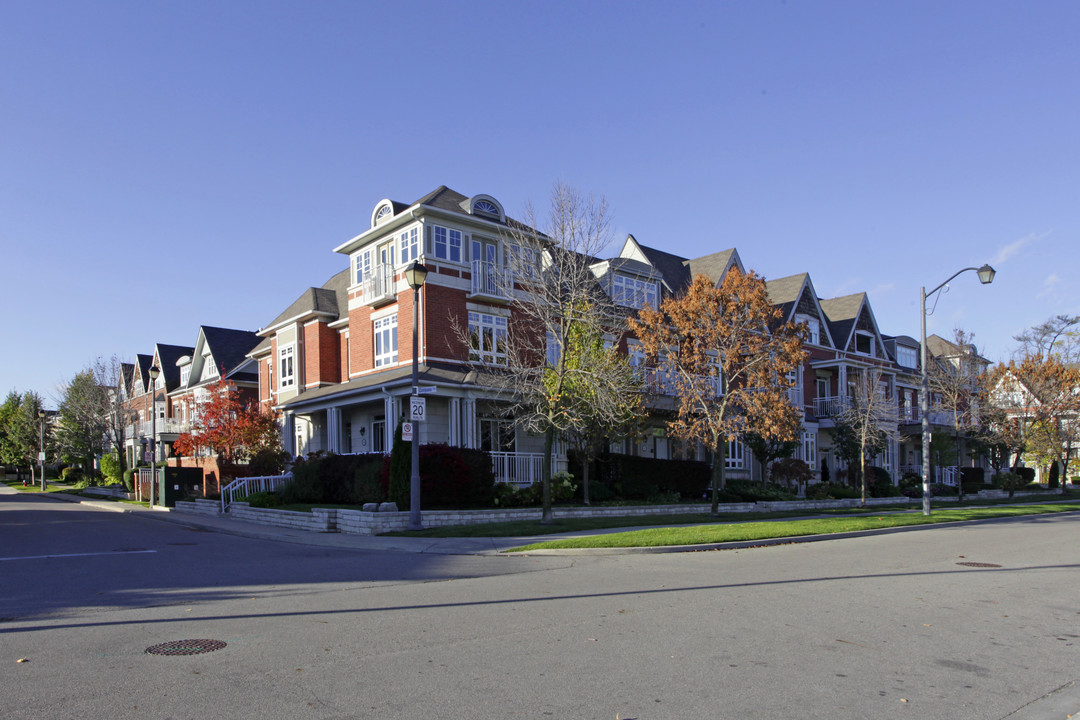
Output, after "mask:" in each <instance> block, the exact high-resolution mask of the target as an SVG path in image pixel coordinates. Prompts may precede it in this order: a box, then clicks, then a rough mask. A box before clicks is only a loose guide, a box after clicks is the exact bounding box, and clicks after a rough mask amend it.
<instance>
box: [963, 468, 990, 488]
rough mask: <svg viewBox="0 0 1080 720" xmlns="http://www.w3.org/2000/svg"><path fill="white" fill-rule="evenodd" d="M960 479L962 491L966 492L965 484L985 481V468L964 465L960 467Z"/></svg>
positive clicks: (977, 483) (980, 483)
mask: <svg viewBox="0 0 1080 720" xmlns="http://www.w3.org/2000/svg"><path fill="white" fill-rule="evenodd" d="M960 480H961V482H963V483H964V492H967V485H968V484H969V483H970V484H973V485H984V484H985V483H986V470H985V469H983V468H981V467H965V468H960Z"/></svg>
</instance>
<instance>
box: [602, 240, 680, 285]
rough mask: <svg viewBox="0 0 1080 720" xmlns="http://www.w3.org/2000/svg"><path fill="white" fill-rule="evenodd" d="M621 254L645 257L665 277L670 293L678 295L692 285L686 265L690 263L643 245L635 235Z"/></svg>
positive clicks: (624, 244) (624, 246)
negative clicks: (677, 293)
mask: <svg viewBox="0 0 1080 720" xmlns="http://www.w3.org/2000/svg"><path fill="white" fill-rule="evenodd" d="M619 254H620V255H621V256H622V257H633V256H635V255H640V256H642V257H644V259H645V261H646V262H648V263H649V264H650V265H652V266H653V267H654V268H656V269H657V270H658V271H659V272H660V274H661V275H663V277H664V284H665V285H667V288H668V291H669V292H672V293H676V292H679V291H680V290H683V289H684V288H686V287H687V286H689V285H690V280H691V278H690V268H689V267H687V264H686V263H687V262H689V261H688V260H687V259H686V258H684V257H681V256H679V255H673V254H672V253H668V252H664V251H663V250H657V249H656V248H651V247H647V246H645V245H642V244H641V243H639V242H638V241H637V238H635V237H634V236H633V235H629V236H627V238H626V242H625V243H623V249H622V252H620V253H619Z"/></svg>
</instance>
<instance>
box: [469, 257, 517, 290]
mask: <svg viewBox="0 0 1080 720" xmlns="http://www.w3.org/2000/svg"><path fill="white" fill-rule="evenodd" d="M512 283H513V273H512V272H511V271H510V270H509V269H508V268H504V267H500V266H498V265H496V264H495V263H493V262H487V261H486V260H473V261H472V288H471V292H472V294H473V295H487V296H488V297H497V298H505V297H509V289H510V288H511V287H513V285H512Z"/></svg>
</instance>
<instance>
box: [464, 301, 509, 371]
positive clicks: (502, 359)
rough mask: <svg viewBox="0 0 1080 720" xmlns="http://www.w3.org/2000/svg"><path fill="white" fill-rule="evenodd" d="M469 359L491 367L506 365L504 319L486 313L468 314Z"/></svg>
mask: <svg viewBox="0 0 1080 720" xmlns="http://www.w3.org/2000/svg"><path fill="white" fill-rule="evenodd" d="M469 359H470V360H479V361H480V362H482V363H489V364H492V365H506V364H507V356H506V318H504V317H502V316H500V315H488V314H487V313H480V312H470V313H469Z"/></svg>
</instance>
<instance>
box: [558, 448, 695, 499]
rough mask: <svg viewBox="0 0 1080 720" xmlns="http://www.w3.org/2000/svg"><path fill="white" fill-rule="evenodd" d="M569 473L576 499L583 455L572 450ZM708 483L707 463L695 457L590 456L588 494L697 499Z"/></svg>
mask: <svg viewBox="0 0 1080 720" xmlns="http://www.w3.org/2000/svg"><path fill="white" fill-rule="evenodd" d="M568 460H569V462H568V465H569V470H570V474H571V475H573V476H574V480H575V482H576V483H577V489H576V493H577V499H581V498H582V494H583V488H582V483H581V478H582V477H584V474H583V472H582V463H581V461H582V458H581V456H580V454H579V453H576V452H574V451H571V452H570V454H569V458H568ZM708 486H709V465H708V463H704V462H699V461H697V460H657V459H656V458H645V457H635V456H633V455H620V454H617V453H601V454H600V455H599V456H598V457H596V458H594V459H593V460H592V471H591V472H590V473H589V496H590V499H591V500H593V501H596V502H604V501H605V500H612V499H622V500H647V499H649V498H653V497H657V496H663V495H673V494H678V496H679V498H680V499H683V500H700V499H701V497H702V495H703V494H704V493H705V491H706V489H707V488H708Z"/></svg>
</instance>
